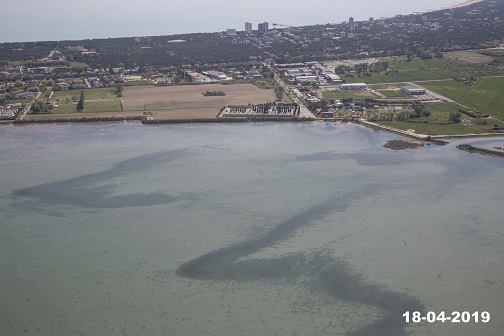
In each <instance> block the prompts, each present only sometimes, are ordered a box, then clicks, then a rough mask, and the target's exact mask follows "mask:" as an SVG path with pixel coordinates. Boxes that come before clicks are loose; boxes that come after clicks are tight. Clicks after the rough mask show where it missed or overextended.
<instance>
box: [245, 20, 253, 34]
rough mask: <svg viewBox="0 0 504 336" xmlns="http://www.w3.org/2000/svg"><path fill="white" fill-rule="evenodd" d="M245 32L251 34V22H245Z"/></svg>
mask: <svg viewBox="0 0 504 336" xmlns="http://www.w3.org/2000/svg"><path fill="white" fill-rule="evenodd" d="M245 33H247V34H252V22H245Z"/></svg>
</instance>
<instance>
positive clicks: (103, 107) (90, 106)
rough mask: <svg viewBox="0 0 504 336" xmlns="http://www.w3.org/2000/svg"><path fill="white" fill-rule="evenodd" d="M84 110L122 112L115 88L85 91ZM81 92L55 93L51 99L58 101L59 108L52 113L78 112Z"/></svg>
mask: <svg viewBox="0 0 504 336" xmlns="http://www.w3.org/2000/svg"><path fill="white" fill-rule="evenodd" d="M83 92H84V109H83V111H82V112H84V113H85V112H119V111H122V107H121V101H120V98H118V97H117V95H116V93H115V89H114V88H101V89H85V90H83ZM80 93H81V91H80V90H72V91H55V92H54V93H53V95H52V97H51V99H50V101H51V102H54V101H58V107H56V108H54V109H52V110H51V113H74V112H77V101H78V100H79V98H80Z"/></svg>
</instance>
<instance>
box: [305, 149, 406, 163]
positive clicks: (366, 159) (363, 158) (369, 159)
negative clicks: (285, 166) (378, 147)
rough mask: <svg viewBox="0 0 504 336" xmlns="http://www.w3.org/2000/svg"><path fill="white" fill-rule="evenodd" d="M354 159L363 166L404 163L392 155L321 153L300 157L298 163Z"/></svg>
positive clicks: (401, 158)
mask: <svg viewBox="0 0 504 336" xmlns="http://www.w3.org/2000/svg"><path fill="white" fill-rule="evenodd" d="M348 158H350V159H353V160H355V161H357V163H358V164H360V165H361V166H390V165H396V164H401V163H403V162H404V158H403V157H399V156H396V155H392V154H370V153H337V152H320V153H314V154H307V155H299V156H298V157H297V158H296V160H298V161H324V160H327V161H329V160H342V159H348Z"/></svg>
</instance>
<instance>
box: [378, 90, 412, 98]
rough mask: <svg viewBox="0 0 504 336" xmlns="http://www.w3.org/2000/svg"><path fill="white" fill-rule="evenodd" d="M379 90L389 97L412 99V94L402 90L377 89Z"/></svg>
mask: <svg viewBox="0 0 504 336" xmlns="http://www.w3.org/2000/svg"><path fill="white" fill-rule="evenodd" d="M377 92H379V93H381V94H382V95H384V96H385V97H387V98H408V99H411V96H410V95H407V94H406V93H404V92H402V91H401V90H377Z"/></svg>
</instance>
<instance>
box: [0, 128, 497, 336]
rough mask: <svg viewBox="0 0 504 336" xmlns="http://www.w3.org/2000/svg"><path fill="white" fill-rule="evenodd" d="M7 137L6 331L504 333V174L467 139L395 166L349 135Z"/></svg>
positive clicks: (407, 153)
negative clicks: (464, 318)
mask: <svg viewBox="0 0 504 336" xmlns="http://www.w3.org/2000/svg"><path fill="white" fill-rule="evenodd" d="M0 134H1V139H2V146H1V148H0V176H1V177H0V178H1V183H0V211H1V214H2V218H1V220H0V270H1V271H0V284H1V286H0V297H1V300H0V334H2V335H11V336H17V335H43V336H45V335H47V336H49V335H146V336H147V335H180V336H183V335H230V336H231V335H233V336H236V335H243V336H245V335H247V336H248V335H250V336H252V335H254V336H255V335H279V336H284V335H285V336H286V335H303V336H307V335H359V336H362V335H388V336H390V335H392V336H394V335H443V336H450V335H453V336H455V335H457V336H460V335H468V336H469V335H496V336H497V335H501V333H502V330H504V306H503V302H504V277H503V270H504V258H503V254H504V220H503V217H502V215H503V211H502V200H503V199H504V188H503V182H502V176H503V173H504V161H503V160H502V159H500V158H495V157H489V156H481V155H475V154H469V153H467V152H463V151H459V150H457V149H456V148H455V146H456V145H457V144H458V143H460V141H452V142H451V143H450V144H449V145H447V146H429V147H424V148H420V149H416V150H404V151H393V150H390V149H386V148H383V147H382V146H383V144H384V143H385V142H386V141H387V140H391V139H399V137H398V136H395V135H390V134H387V133H383V132H379V131H374V130H370V129H367V128H362V127H358V126H355V125H334V124H332V123H326V124H320V123H303V124H275V123H260V124H246V125H245V124H243V125H231V124H226V125H220V124H219V125H173V126H142V125H141V124H137V123H110V124H75V125H71V124H69V125H36V126H23V127H14V126H3V127H1V128H0ZM478 141H480V140H472V143H473V144H477V143H478ZM481 141H483V140H481ZM484 141H488V140H484ZM493 141H494V142H493V143H500V144H502V140H493ZM405 311H420V312H422V313H423V314H424V315H425V314H426V312H428V311H434V312H436V313H440V312H441V311H445V312H446V314H447V316H450V315H451V312H452V311H460V312H462V311H469V312H471V313H472V312H475V311H479V312H481V311H488V312H490V314H491V321H490V322H489V323H486V324H484V323H481V322H479V323H475V322H471V323H459V324H455V323H449V322H445V323H442V322H440V321H438V322H434V323H427V322H422V323H406V322H405V321H404V318H403V317H402V314H403V313H404V312H405Z"/></svg>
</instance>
